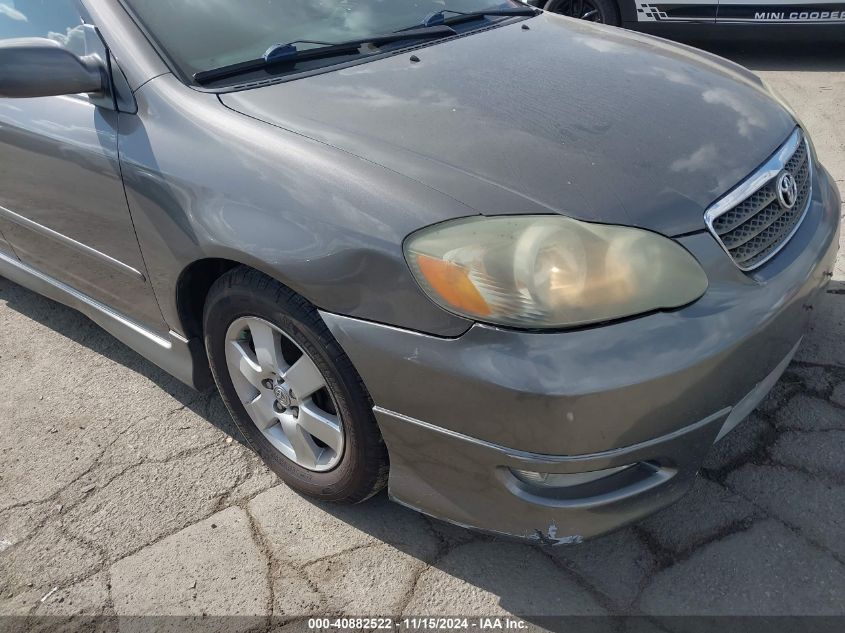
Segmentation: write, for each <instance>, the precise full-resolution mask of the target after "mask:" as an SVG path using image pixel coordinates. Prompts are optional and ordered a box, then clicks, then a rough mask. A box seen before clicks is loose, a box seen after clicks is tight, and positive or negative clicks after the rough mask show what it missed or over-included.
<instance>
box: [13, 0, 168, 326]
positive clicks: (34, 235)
mask: <svg viewBox="0 0 845 633" xmlns="http://www.w3.org/2000/svg"><path fill="white" fill-rule="evenodd" d="M85 22H87V18H86V15H85V11H84V9H83V7H82V6H81V4H79V3H78V2H77V0H0V40H7V39H14V38H20V37H46V38H49V39H53V40H54V41H57V42H59V43H60V44H61V45H63V46H66V47H68V48H69V49H71V50H72V51H73V52H74V53H76V54H78V55H99V56H100V57H101V59H106V58H107V53H106V49H105V46H104V45H103V43H102V40H101V39H100V38H99V36H98V34H97V31H96V29H95V28H94V26H93V25H90V24H85ZM0 43H1V42H0ZM117 125H118V113H117V112H116V111H115V108H114V102H113V101H111V100H108V99H103V98H100V99H96V98H92V97H89V96H87V95H72V96H62V97H46V98H36V99H0V233H2V235H3V238H4V241H5V242H7V243H8V244H10V245H11V248H12V249H13V251H14V253H15V254H16V255H17V256H18V258H19V259H20V260H21V261H22V262H23V263H25V264H27V265H29V266H30V267H32V268H35V269H37V270H38V271H39V272H41V273H43V274H46V275H48V276H50V277H52V278H54V279H55V280H58V281H60V282H62V283H64V284H66V285H68V286H70V287H72V288H74V289H76V290H77V291H79V292H82V293H84V294H86V295H87V296H89V297H90V298H92V299H95V300H96V301H99V302H100V303H103V304H105V305H107V306H109V307H111V308H112V309H114V310H117V311H118V312H120V313H122V314H123V315H125V316H127V317H129V318H131V319H133V320H135V321H138V322H140V323H141V324H144V325H147V326H149V327H150V328H152V329H155V330H159V331H164V332H166V331H167V329H166V327H165V325H164V322H163V319H162V316H161V311H160V310H159V307H158V304H157V302H156V298H155V295H154V293H153V290H152V287H151V285H150V283H149V281H148V279H147V273H146V268H145V266H144V261H143V257H142V254H141V250H140V248H139V246H138V241H137V238H136V236H135V230H134V227H133V223H132V218H131V216H130V214H129V208H128V204H127V201H126V194H125V192H124V188H123V181H122V178H121V172H120V164H119V161H118V138H119V136H118V128H117ZM2 244H3V242H2V241H0V248H2Z"/></svg>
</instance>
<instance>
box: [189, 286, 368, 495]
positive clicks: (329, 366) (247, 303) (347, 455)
mask: <svg viewBox="0 0 845 633" xmlns="http://www.w3.org/2000/svg"><path fill="white" fill-rule="evenodd" d="M267 294H272V293H266V294H265V293H261V292H255V290H254V289H251V288H246V287H241V286H240V285H238V284H237V283H235V284H222V287H216V288H213V289H212V292H211V293H210V296H209V298H208V302H207V305H206V310H205V343H206V349H207V351H208V355H209V361H210V364H211V368H212V373H213V374H214V378H215V380H216V382H217V385H218V387H219V389H220V393H221V396H222V397H223V400H224V402H225V404H226V406H227V407H228V409H229V411H230V412H231V414H232V417H233V419H234V422H235V424H236V425H237V427H238V429H239V430H240V431H241V433H242V434H243V435H244V437H245V438H246V439H247V441H248V442H249V444H250V445H251V447H252V448H253V450H255V452H256V453H258V455H259V456H260V457H261V458H262V459H263V460H264V461H265V463H266V464H267V465H268V466H269V467H270V468H271V470H273V471H274V472H275V473H276V474H277V475H279V477H281V478H282V479H283V480H284V481H285V483H287V484H288V485H289V486H291V487H292V488H295V489H296V490H299V491H300V492H303V493H305V494H308V495H311V496H314V497H318V498H322V499H326V500H332V501H358V500H359V499H357V497H366V496H369V495H370V494H372V491H369V490H363V489H364V488H367V487H368V486H369V487H372V486H373V484H372V483H371V482H370V483H368V482H367V479H368V477H367V475H368V472H369V471H372V468H367V466H368V460H373V459H379V458H380V457H381V456H379V455H373V454H368V453H373V452H374V451H372V450H367V448H368V447H369V446H372V444H373V442H374V441H376V442H380V441H381V438H380V436H379V437H378V438H374V437H372V434H373V432H375V433H376V434H378V430H377V425H376V422H375V419H374V418H373V413H372V408H371V404H370V401H369V398H368V396H367V395H366V393H363V390H362V388H361V385H360V382H359V380H360V379H359V378H358V377H357V375H356V374H355V373H354V370H351V366H350V367H349V368H343V367H340V368H339V367H338V366H337V364H336V362H335V359H334V358H332V348H335V349H336V350H337V351H339V347H337V342H336V341H334V340H333V339H331V340H327V336H330V335H329V334H328V332H327V331H326V332H320V331H318V330H317V329H316V328H314V327H313V325H312V323H313V321H314V319H315V318H316V319H318V320H319V315H317V314H316V311H315V310H313V308H312V309H310V310H309V309H307V307H305V304H304V301H303V300H302V299H301V298H299V297H283V299H288V300H287V301H284V300H283V301H278V297H273V298H270V297H268V296H267ZM290 299H294V300H293V301H291V300H290ZM241 317H257V318H260V319H264V320H265V321H269V322H270V323H272V324H274V325H275V326H277V327H278V328H280V329H281V330H282V331H283V332H285V333H286V334H287V335H288V336H290V337H291V339H293V340H294V342H296V343H297V344H298V345H299V346H300V347H301V348H302V349H303V350H304V351H305V352H306V353H307V354H308V355H309V356H310V357H311V359H312V360H313V361H314V363H315V364H316V365H317V367H318V369H319V370H320V372H321V373H322V374H323V377H324V378H325V380H326V384H327V386H328V388H329V390H330V391H331V394H332V397H333V399H334V402H335V406H336V407H337V411H338V415H339V416H340V419H341V421H342V423H343V427H344V432H345V442H344V450H343V456H342V458H341V461H340V463H339V464H338V465H337V466H336V467H335V468H334V469H332V470H330V471H327V472H313V471H310V470H307V469H305V468H303V467H301V466H299V465H298V464H296V463H294V462H292V461H291V460H289V459H288V458H286V457H285V456H284V455H282V454H281V453H280V452H279V451H277V450H276V449H275V448H273V446H272V444H271V443H270V442H269V441H268V440H267V438H265V437H264V435H263V434H262V433H261V431H259V430H258V428H257V427H256V426H255V424H253V423H252V420H251V418H250V417H249V414H248V413H247V412H246V409H245V408H244V406H243V404H242V403H241V401H240V398H239V397H238V395H237V392H236V391H235V387H234V384H233V382H232V378H231V376H230V375H229V371H228V366H227V363H226V355H225V345H226V334H227V331H228V329H229V327H230V325H231V324H232V323H233V322H234V321H235V320H237V319H238V318H241ZM309 322H311V323H309ZM320 324H321V325H322V321H321V320H320ZM324 328H325V326H323V329H324ZM340 353H341V354H342V352H340ZM347 362H348V361H347ZM350 370H351V371H350ZM368 435H369V437H368ZM370 466H371V464H370Z"/></svg>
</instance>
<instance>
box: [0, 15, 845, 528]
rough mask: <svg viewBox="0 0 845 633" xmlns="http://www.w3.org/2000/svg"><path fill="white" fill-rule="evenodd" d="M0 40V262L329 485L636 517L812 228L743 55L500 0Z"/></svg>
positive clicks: (795, 318) (716, 403)
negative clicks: (206, 392)
mask: <svg viewBox="0 0 845 633" xmlns="http://www.w3.org/2000/svg"><path fill="white" fill-rule="evenodd" d="M551 60H554V61H551ZM0 64H2V67H3V73H2V76H0V97H2V98H0V274H2V275H4V276H6V277H8V278H9V279H12V280H14V281H16V282H18V283H20V284H22V285H24V286H27V287H29V288H32V289H34V290H36V291H38V292H40V293H43V294H45V295H47V296H49V297H52V298H54V299H56V300H58V301H61V302H63V303H65V304H68V305H70V306H73V307H75V308H77V309H79V310H81V311H82V312H84V313H85V314H87V315H88V316H90V317H91V318H92V319H94V320H95V321H96V322H97V323H99V324H100V325H101V326H102V327H104V328H105V329H106V330H108V331H109V332H111V333H112V334H114V336H116V337H117V338H119V339H120V340H122V341H123V342H125V343H126V344H127V345H129V346H130V347H132V348H134V349H135V350H137V351H138V352H139V353H141V354H142V355H144V356H146V357H147V358H149V359H150V360H152V361H153V362H155V363H157V364H158V365H159V366H161V367H162V368H164V369H165V370H167V371H169V372H170V373H172V374H173V375H175V376H177V377H178V378H180V379H181V380H183V381H184V382H186V383H188V384H190V385H193V386H195V387H197V388H200V389H202V388H206V387H209V386H211V385H212V384H213V383H216V385H217V387H218V388H219V390H220V392H221V394H222V396H223V399H224V401H225V403H226V405H227V406H228V408H229V410H230V412H231V414H232V417H233V418H234V420H235V422H236V423H237V425H238V427H239V428H240V429H241V431H242V432H243V434H244V436H245V437H246V439H247V440H248V442H249V443H250V445H251V446H252V447H253V448H254V449H255V450H256V451H257V452H258V453H259V454H260V455H261V456H262V457H263V458H264V459H265V460H266V462H267V463H268V464H269V465H270V467H271V468H272V469H273V470H274V471H276V472H277V473H278V474H279V475H280V476H281V477H282V478H283V479H284V480H285V481H286V482H287V483H288V485H290V486H291V487H293V488H295V489H297V490H299V491H301V492H303V493H306V494H308V495H312V496H314V497H316V498H319V499H323V500H331V501H338V502H359V501H363V500H365V499H367V498H368V497H370V496H371V495H373V494H375V493H376V492H378V491H379V490H381V489H382V488H383V487H384V486H385V485H387V486H389V491H390V495H391V497H392V498H393V499H395V500H396V501H398V502H399V503H402V504H405V505H407V506H410V507H412V508H416V509H418V510H420V511H421V512H425V513H427V514H430V515H432V516H435V517H438V518H442V519H445V520H447V521H451V522H454V523H457V524H460V525H464V526H469V527H473V528H478V529H483V530H488V531H492V532H497V533H506V534H510V535H515V536H520V537H525V538H530V539H538V540H541V541H543V542H547V543H571V542H577V541H579V540H581V539H582V538H586V537H589V536H594V535H598V534H601V533H604V532H607V531H609V530H611V529H614V528H616V527H618V526H620V525H622V524H624V523H626V522H630V521H633V520H636V519H638V518H640V517H643V516H645V515H647V514H649V513H651V512H653V511H656V510H658V509H660V508H662V507H664V506H666V505H667V504H669V503H672V502H673V501H675V500H676V499H678V498H679V497H680V496H681V495H682V494H683V493H684V492H685V491H686V490H687V489H688V488H689V487H690V484H691V483H692V481H693V479H694V477H695V474H696V472H697V470H698V468H699V466H700V464H701V462H702V460H703V459H704V456H705V454H706V453H707V451H708V448H709V447H710V446H712V444H713V443H714V442H715V441H717V440H718V439H719V438H721V437H722V436H723V435H724V434H726V433H728V432H729V431H730V430H731V429H732V428H733V427H734V426H736V425H737V424H739V423H740V422H741V421H742V419H743V418H744V417H745V416H746V415H747V414H748V413H749V412H750V411H751V410H752V409H753V408H754V407H755V406H756V405H757V403H758V402H759V401H760V400H761V399H762V398H763V396H764V395H765V394H766V392H767V391H768V390H769V389H770V388H771V387H772V385H773V384H774V383H775V382H776V381H777V379H778V377H779V376H780V374H781V372H783V371H784V369H785V368H786V366H787V364H788V363H789V361H790V359H791V358H792V355H793V354H794V353H795V351H796V349H797V347H798V345H799V344H800V342H801V339H802V335H803V332H804V329H805V327H806V325H807V321H808V319H809V318H810V316H811V314H812V307H813V304H814V302H815V301H816V299H817V297H818V296H819V293H820V291H821V290H822V288H823V287H824V286H825V284H826V282H827V281H828V279H829V277H830V276H831V270H832V266H833V261H834V257H835V255H836V251H837V247H838V243H839V240H838V233H839V208H840V201H839V196H838V193H837V190H836V188H835V186H834V185H833V183H832V181H831V178H830V176H829V174H828V173H827V171H825V169H824V168H823V167H822V166H821V165H820V164H819V163H818V161H817V160H816V156H815V153H814V150H813V145H812V142H811V140H810V138H809V137H808V135H807V133H806V132H805V130H804V129H803V128H802V127H801V124H800V122H799V121H797V120H796V118H795V117H794V115H793V114H792V113H791V112H790V110H789V108H788V107H787V106H785V105H784V104H783V103H782V102H781V101H780V100H779V99H778V98H777V97H775V96H773V95H772V94H771V92H770V91H769V90H768V89H767V87H766V86H765V85H764V84H763V83H761V81H760V80H759V79H757V78H756V77H755V76H754V75H752V74H751V73H749V72H747V71H746V70H744V69H742V68H741V67H739V66H736V65H735V64H732V63H730V62H728V61H726V60H723V59H721V58H718V57H715V56H712V55H707V54H704V53H700V52H697V51H694V50H693V49H690V48H687V47H684V46H680V45H676V44H670V43H668V42H665V41H663V40H659V39H654V38H651V37H648V36H643V35H637V34H634V33H630V32H626V31H622V30H618V29H612V28H609V27H605V26H603V25H596V24H590V23H586V22H582V21H576V20H570V19H568V18H565V17H561V16H559V15H554V14H550V13H544V12H542V11H540V10H538V9H535V8H532V7H529V6H527V5H524V4H522V3H517V2H513V1H511V0H448V1H444V0H342V1H340V2H337V1H328V0H260V1H259V0H242V1H241V2H231V1H230V0H204V1H203V2H195V1H192V0H120V1H118V0H84V1H82V2H78V1H77V0H15V1H14V2H13V3H9V2H4V3H2V4H0ZM6 335H9V333H7V334H6ZM58 370H60V368H57V371H58ZM280 520H281V518H280Z"/></svg>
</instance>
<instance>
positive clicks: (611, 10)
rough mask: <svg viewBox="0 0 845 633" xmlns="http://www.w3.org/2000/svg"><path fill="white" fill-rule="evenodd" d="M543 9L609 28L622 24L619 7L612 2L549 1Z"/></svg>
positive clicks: (602, 0)
mask: <svg viewBox="0 0 845 633" xmlns="http://www.w3.org/2000/svg"><path fill="white" fill-rule="evenodd" d="M543 8H544V9H545V10H546V11H551V12H552V13H560V14H561V15H567V16H569V17H572V18H579V19H583V20H588V21H590V22H599V23H601V24H608V25H610V26H619V25H620V24H622V20H621V18H620V17H619V7H618V6H617V4H616V2H615V1H614V0H549V1H548V2H547V3H546V5H545V6H544V7H543ZM593 12H595V13H593Z"/></svg>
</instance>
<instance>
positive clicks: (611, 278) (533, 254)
mask: <svg viewBox="0 0 845 633" xmlns="http://www.w3.org/2000/svg"><path fill="white" fill-rule="evenodd" d="M405 258H406V259H407V260H408V264H409V265H410V267H411V270H412V271H413V272H414V275H415V276H416V278H417V280H418V281H419V283H420V285H421V286H422V288H423V290H424V291H425V292H426V294H427V295H428V296H429V297H431V299H432V300H433V301H434V302H435V303H437V304H439V305H440V306H442V307H443V308H445V309H446V310H449V311H451V312H453V313H456V314H459V315H461V316H465V317H469V318H471V319H474V320H478V321H485V322H488V323H494V324H499V325H506V326H513V327H522V328H531V329H547V328H564V327H573V326H578V325H585V324H587V323H597V322H601V321H610V320H613V319H619V318H622V317H627V316H632V315H635V314H641V313H643V312H650V311H652V310H657V309H661V308H677V307H680V306H683V305H686V304H688V303H690V302H692V301H695V300H696V299H698V298H699V297H701V295H703V294H704V292H705V290H707V276H706V275H705V274H704V271H703V270H702V269H701V267H700V266H699V265H698V262H696V260H695V259H694V258H693V257H692V255H690V254H689V253H688V252H687V251H686V250H685V249H684V248H682V247H681V246H680V245H679V244H677V243H676V242H674V241H672V240H670V239H668V238H666V237H662V236H660V235H657V234H656V233H651V232H649V231H644V230H641V229H635V228H630V227H623V226H611V225H604V224H591V223H587V222H580V221H578V220H573V219H571V218H566V217H563V216H506V217H473V218H466V219H461V220H454V221H449V222H445V223H443V224H438V225H435V226H432V227H429V228H426V229H423V230H421V231H418V232H416V233H414V234H413V235H411V236H410V237H409V238H408V239H407V240H406V242H405Z"/></svg>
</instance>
